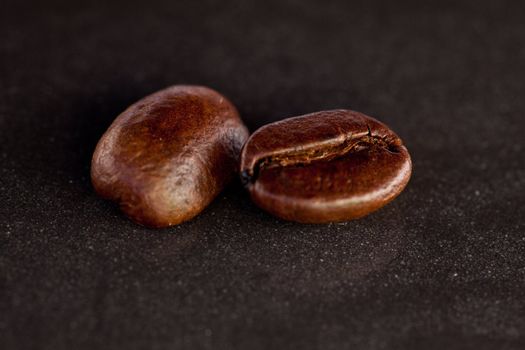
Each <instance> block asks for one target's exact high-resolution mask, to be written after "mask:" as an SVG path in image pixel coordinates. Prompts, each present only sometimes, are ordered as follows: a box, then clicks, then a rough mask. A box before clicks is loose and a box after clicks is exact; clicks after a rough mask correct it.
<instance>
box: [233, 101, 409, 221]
mask: <svg viewBox="0 0 525 350" xmlns="http://www.w3.org/2000/svg"><path fill="white" fill-rule="evenodd" d="M411 170H412V163H411V160H410V155H409V154H408V151H407V149H406V148H405V146H403V143H402V141H401V139H400V138H399V137H398V136H397V135H396V134H395V133H394V132H393V131H392V130H390V129H389V128H388V127H387V126H386V125H384V124H383V123H380V122H379V121H377V120H375V119H373V118H371V117H368V116H366V115H364V114H361V113H358V112H354V111H349V110H333V111H323V112H317V113H312V114H308V115H304V116H300V117H295V118H289V119H285V120H282V121H278V122H275V123H272V124H269V125H266V126H264V127H262V128H260V129H259V130H257V131H256V132H255V133H254V134H253V135H252V136H251V137H250V138H249V139H248V141H247V142H246V144H245V146H244V148H243V150H242V153H241V180H242V181H243V183H244V185H245V186H246V188H247V189H248V191H249V192H250V195H251V197H252V199H253V201H254V202H255V203H256V204H257V205H258V206H260V207H261V208H263V209H265V210H267V211H268V212H270V213H272V214H274V215H276V216H278V217H281V218H283V219H286V220H292V221H298V222H304V223H324V222H336V221H346V220H351V219H355V218H359V217H362V216H364V215H367V214H369V213H370V212H372V211H374V210H377V209H379V208H380V207H382V206H384V205H385V204H387V203H388V202H390V201H391V200H392V199H394V198H395V197H396V196H397V195H398V194H399V193H400V192H401V191H402V190H403V189H404V187H405V186H406V184H407V182H408V180H409V178H410V175H411Z"/></svg>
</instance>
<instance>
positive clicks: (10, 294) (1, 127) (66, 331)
mask: <svg viewBox="0 0 525 350" xmlns="http://www.w3.org/2000/svg"><path fill="white" fill-rule="evenodd" d="M108 2H109V3H110V4H107V3H108ZM35 3H36V2H35ZM487 3H489V2H488V1H487ZM490 3H491V4H482V3H480V2H479V1H472V2H463V3H462V4H458V3H457V2H452V1H450V2H449V1H445V2H443V1H440V2H439V4H438V3H436V4H435V5H428V4H427V5H423V4H421V2H419V1H418V2H416V1H414V2H413V3H412V4H401V3H400V2H388V1H385V3H384V4H381V3H377V2H374V1H361V2H359V3H354V4H350V3H349V2H343V1H341V2H340V3H334V2H328V1H319V2H313V1H311V3H308V2H307V1H304V0H300V1H299V0H297V1H277V0H276V1H258V2H249V1H239V2H238V3H237V4H235V3H228V2H224V1H221V2H213V1H209V2H207V3H203V2H197V1H165V2H163V3H161V2H157V3H154V2H152V1H143V2H130V1H121V3H120V4H118V3H117V1H106V2H105V3H103V2H101V3H100V4H95V3H86V4H80V2H77V1H69V2H65V1H64V3H62V4H58V3H57V4H54V3H53V1H47V2H43V1H42V2H39V4H35V5H30V4H27V3H25V2H21V1H18V2H17V3H15V2H13V3H12V2H11V1H8V2H7V3H6V1H4V2H3V3H2V5H1V7H0V50H1V52H0V53H1V56H0V218H1V220H0V342H1V343H0V348H1V349H5V350H11V349H53V350H58V349H315V348H318V349H445V348H447V349H523V348H525V223H524V222H525V156H524V152H525V149H524V148H525V136H524V130H525V98H524V93H525V74H524V73H525V44H524V43H525V21H524V18H525V11H524V10H523V6H521V5H520V2H518V1H516V2H515V3H514V4H512V3H510V2H503V1H491V2H490ZM521 3H522V2H521ZM176 83H193V84H204V85H209V86H211V87H213V88H216V89H217V90H219V91H221V92H223V93H224V94H226V95H227V96H228V97H230V99H231V100H232V101H233V102H234V103H235V104H236V105H237V106H238V108H239V110H240V112H241V114H242V116H243V118H244V119H245V121H246V123H247V125H248V126H249V127H250V129H251V130H254V129H256V128H257V127H259V126H261V125H263V124H265V123H267V122H269V121H274V120H278V119H281V118H284V117H287V116H293V115H299V114H303V113H307V112H312V111H317V110H322V109H331V108H338V107H344V108H352V109H355V110H359V111H362V112H364V113H367V114H370V115H372V116H375V117H377V118H379V119H381V120H383V121H384V122H386V123H387V124H389V125H390V126H391V127H392V128H393V129H394V130H396V131H397V132H398V134H399V135H400V136H401V137H402V138H403V139H404V140H405V143H406V144H407V146H408V148H409V150H410V151H411V154H412V156H413V161H414V174H413V177H412V180H411V182H410V184H409V185H408V187H407V189H406V191H405V192H404V193H403V194H402V195H401V196H400V197H399V198H398V199H397V200H396V201H394V202H393V203H392V204H390V205H388V206H387V207H385V208H383V209H382V210H380V211H378V212H377V213H374V214H372V215H370V216H368V217H366V218H364V219H362V220H358V221H355V222H349V223H345V224H332V225H311V226H310V225H299V224H294V223H289V222H283V221H280V220H278V219H276V218H273V217H271V216H269V215H267V214H266V213H264V212H262V211H260V210H259V209H258V208H256V207H255V206H254V205H252V204H251V203H250V201H249V199H248V197H247V195H246V194H245V193H244V191H243V190H242V188H240V185H239V184H238V183H235V184H232V186H230V188H228V189H227V190H226V191H225V192H224V193H223V194H222V195H220V196H219V197H218V198H217V200H216V201H215V202H214V203H213V204H212V205H211V206H210V207H209V208H208V209H207V210H206V211H205V212H204V213H202V215H200V216H199V217H197V218H196V219H195V220H193V221H192V222H189V223H186V224H183V225H181V226H178V227H174V228H171V229H165V230H160V231H154V230H148V229H145V228H142V227H139V226H136V225H134V224H133V223H131V222H130V221H128V220H127V219H125V218H124V217H123V216H122V215H121V214H120V213H119V211H118V210H117V209H116V208H115V207H114V206H113V205H112V204H110V203H108V202H105V201H103V200H101V199H99V198H98V197H97V196H96V195H95V194H94V193H93V190H92V188H91V185H90V181H89V164H90V156H91V154H92V151H93V149H94V146H95V144H96V142H97V140H98V138H99V137H100V136H101V134H102V132H103V131H104V130H105V129H106V128H107V126H108V125H109V123H110V122H111V121H112V119H113V118H114V117H115V116H116V115H117V114H118V113H119V112H120V111H122V110H123V109H124V108H125V107H126V106H127V105H129V104H130V103H132V102H133V101H135V100H137V99H138V98H140V97H142V96H143V95H145V94H148V93H150V92H153V91H155V90H158V89H160V88H163V87H165V86H167V85H170V84H176Z"/></svg>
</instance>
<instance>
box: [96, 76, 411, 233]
mask: <svg viewBox="0 0 525 350" xmlns="http://www.w3.org/2000/svg"><path fill="white" fill-rule="evenodd" d="M239 163H240V165H239ZM411 168H412V164H411V160H410V155H409V153H408V151H407V149H406V148H405V146H403V143H402V141H401V139H400V138H399V137H398V136H397V135H396V134H395V133H394V132H393V131H392V130H390V129H389V128H388V127H387V126H386V125H384V124H382V123H380V122H379V121H377V120H375V119H373V118H371V117H368V116H365V115H363V114H361V113H358V112H354V111H350V110H331V111H323V112H317V113H312V114H308V115H304V116H300V117H294V118H289V119H285V120H282V121H279V122H275V123H272V124H269V125H266V126H264V127H262V128H260V129H259V130H257V131H256V132H255V133H253V134H252V135H251V137H249V133H248V130H247V128H246V127H245V126H244V124H243V122H242V120H241V119H240V117H239V114H238V112H237V110H236V109H235V107H234V106H233V105H232V103H230V102H229V101H228V100H227V99H226V98H225V97H224V96H222V95H221V94H219V93H217V92H216V91H214V90H211V89H209V88H206V87H202V86H186V85H176V86H172V87H169V88H167V89H165V90H162V91H159V92H157V93H154V94H152V95H150V96H147V97H145V98H143V99H142V100H140V101H138V102H136V103H135V104H133V105H132V106H130V107H129V108H128V109H127V110H125V111H124V112H123V113H122V114H121V115H119V116H118V117H117V119H116V120H115V121H114V122H113V123H112V124H111V126H110V127H109V129H108V130H107V131H106V133H105V134H104V135H103V136H102V138H101V140H100V141H99V143H98V145H97V147H96V150H95V153H94V155H93V161H92V166H91V179H92V182H93V185H94V188H95V190H96V191H97V193H99V195H101V196H102V197H104V198H107V199H110V200H113V201H115V202H117V203H118V204H119V205H120V208H121V209H122V211H123V212H124V213H125V214H126V215H127V216H128V217H129V218H130V219H132V220H133V221H135V222H137V223H139V224H142V225H145V226H149V227H166V226H171V225H177V224H179V223H182V222H184V221H187V220H190V219H192V218H193V217H195V216H196V215H197V214H199V213H200V212H201V211H202V210H203V209H204V208H205V207H206V206H207V205H208V204H210V202H211V201H212V200H213V199H214V198H215V197H216V196H217V195H218V194H219V192H220V191H221V190H222V189H223V188H224V186H225V185H226V184H227V183H228V182H229V181H231V180H232V178H233V177H234V176H235V174H240V178H241V181H242V183H243V184H244V186H245V187H246V188H247V190H248V192H249V193H250V196H251V198H252V200H253V201H254V202H255V203H256V204H257V205H258V206H259V207H261V208H263V209H264V210H266V211H268V212H270V213H272V214H274V215H276V216H278V217H280V218H283V219H286V220H292V221H297V222H303V223H326V222H336V221H347V220H351V219H355V218H359V217H362V216H364V215H366V214H368V213H370V212H372V211H374V210H377V209H379V208H380V207H382V206H384V205H385V204H387V203H388V202H390V201H391V200H392V199H394V198H395V197H396V196H397V195H398V194H399V193H401V191H402V190H403V189H404V187H405V186H406V184H407V182H408V180H409V178H410V175H411Z"/></svg>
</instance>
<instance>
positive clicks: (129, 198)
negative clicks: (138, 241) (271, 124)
mask: <svg viewBox="0 0 525 350" xmlns="http://www.w3.org/2000/svg"><path fill="white" fill-rule="evenodd" d="M247 138H248V130H247V129H246V127H245V126H244V124H243V123H242V121H241V119H240V118H239V115H238V113H237V110H236V109H235V107H234V106H233V105H232V104H231V103H230V102H229V101H228V100H227V99H226V98H225V97H224V96H222V95H220V94H219V93H217V92H216V91H214V90H211V89H209V88H206V87H202V86H182V85H180V86H172V87H169V88H167V89H165V90H162V91H159V92H157V93H154V94H152V95H150V96H147V97H145V98H143V99H142V100H140V101H138V102H136V103H135V104H133V105H132V106H131V107H129V108H128V109H127V110H125V111H124V112H123V113H122V114H121V115H119V116H118V117H117V119H115V121H114V122H113V124H111V126H110V127H109V129H108V130H107V131H106V133H105V134H104V135H103V136H102V138H101V140H100V141H99V143H98V145H97V148H96V150H95V153H94V155H93V161H92V165H91V179H92V182H93V186H94V187H95V190H96V191H97V192H98V193H99V194H100V195H101V196H102V197H105V198H108V199H110V200H113V201H115V202H117V203H118V204H119V205H120V208H121V209H122V210H123V211H124V213H125V214H126V215H128V216H129V217H130V218H131V219H132V220H133V221H135V222H137V223H139V224H142V225H146V226H150V227H165V226H170V225H176V224H179V223H181V222H183V221H186V220H189V219H191V218H193V217H194V216H195V215H197V214H198V213H200V212H201V211H202V210H203V209H204V208H205V207H206V206H207V205H208V204H209V203H210V202H211V201H212V200H213V198H215V196H217V194H218V193H219V191H221V189H222V188H223V187H224V185H225V184H226V183H227V182H228V181H229V180H230V179H232V176H233V175H234V173H235V172H236V169H237V167H238V165H237V164H238V156H239V153H240V149H241V147H242V145H243V144H244V142H245V141H246V139H247Z"/></svg>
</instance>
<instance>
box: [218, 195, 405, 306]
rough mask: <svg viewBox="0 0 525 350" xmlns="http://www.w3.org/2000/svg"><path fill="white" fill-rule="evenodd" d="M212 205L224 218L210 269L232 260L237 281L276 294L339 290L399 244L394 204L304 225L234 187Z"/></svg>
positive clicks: (380, 265)
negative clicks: (359, 215)
mask: <svg viewBox="0 0 525 350" xmlns="http://www.w3.org/2000/svg"><path fill="white" fill-rule="evenodd" d="M213 207H216V208H215V210H218V211H220V212H221V214H226V215H225V217H226V218H227V219H226V220H228V221H229V223H227V225H224V227H227V229H226V230H224V231H223V232H222V233H221V236H220V237H219V238H217V240H216V241H214V243H213V248H211V249H214V250H216V251H217V252H218V253H217V254H218V255H217V256H218V257H220V259H218V260H217V261H214V262H213V263H212V265H211V266H213V267H212V268H213V269H214V270H216V272H217V273H224V272H226V271H227V270H229V269H231V268H232V267H231V265H232V264H233V266H234V267H235V269H236V270H237V272H236V274H238V275H239V274H240V275H242V276H246V278H247V281H245V282H243V284H247V285H249V286H250V289H251V290H258V291H263V292H266V293H269V294H271V295H274V296H277V297H278V296H282V297H283V298H285V297H286V295H289V294H293V295H295V296H304V297H309V296H316V295H319V294H324V293H343V294H344V293H345V290H348V288H349V287H351V286H353V285H355V284H359V283H363V281H364V280H366V278H367V277H368V276H370V275H371V274H375V273H381V271H382V270H383V269H385V268H386V267H387V266H388V265H389V264H391V263H393V261H395V260H396V258H397V257H398V255H399V254H400V253H401V252H402V251H403V249H404V246H405V238H406V236H405V227H404V220H403V215H400V208H398V207H396V206H388V207H387V208H384V209H383V210H380V211H378V212H376V213H373V214H372V215H370V216H368V217H366V218H363V219H360V220H354V221H350V222H345V223H334V224H323V225H304V224H298V223H294V222H286V221H283V220H280V219H278V218H275V217H272V216H270V215H269V214H267V213H265V212H263V211H262V210H261V209H259V208H257V207H256V206H255V205H254V204H252V203H250V201H249V198H248V194H247V193H245V192H244V191H243V189H242V188H240V186H234V187H233V188H230V189H229V190H228V192H227V193H226V194H225V198H223V199H219V200H218V201H217V203H215V204H214V206H213ZM213 207H212V210H214V209H213ZM245 286H246V285H245Z"/></svg>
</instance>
